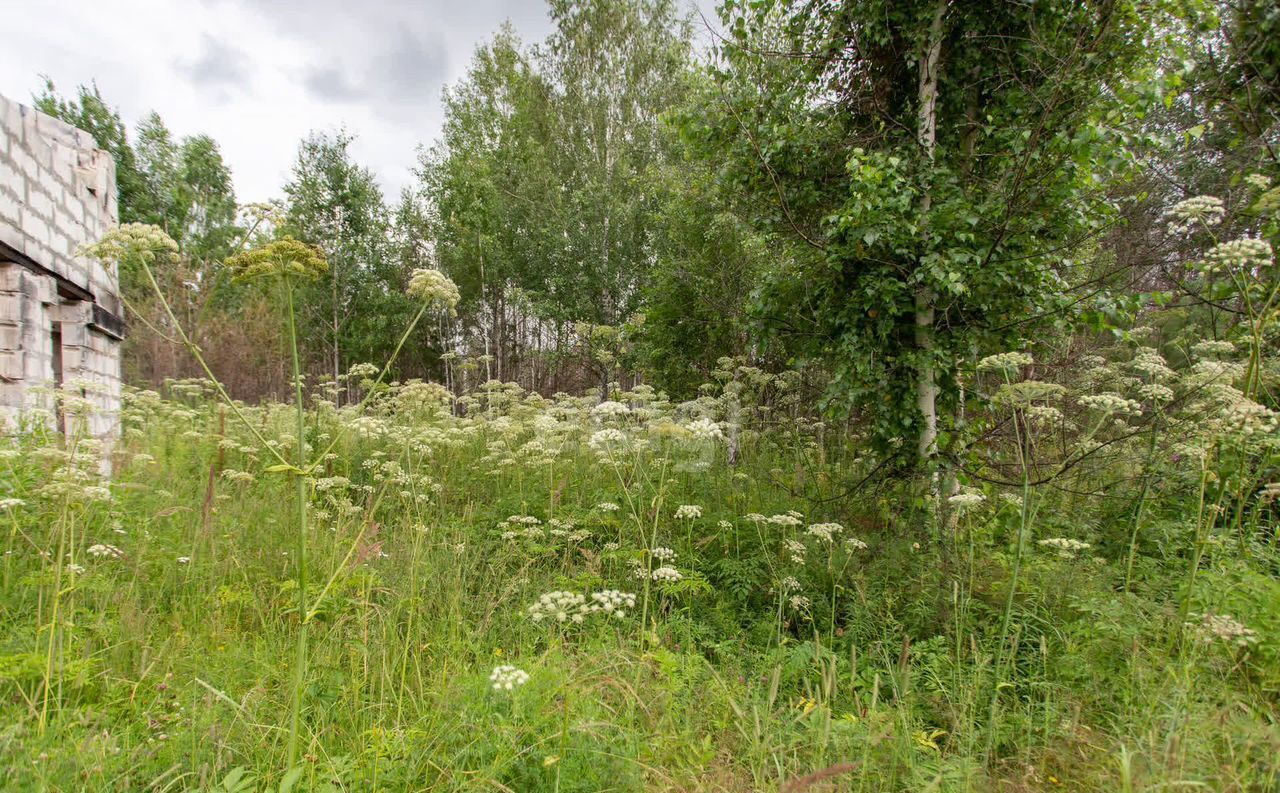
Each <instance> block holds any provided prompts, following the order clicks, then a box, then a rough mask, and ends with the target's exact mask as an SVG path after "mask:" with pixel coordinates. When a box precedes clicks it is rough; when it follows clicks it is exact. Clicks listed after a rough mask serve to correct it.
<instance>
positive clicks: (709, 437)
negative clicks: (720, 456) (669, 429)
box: [684, 418, 724, 441]
mask: <svg viewBox="0 0 1280 793" xmlns="http://www.w3.org/2000/svg"><path fill="white" fill-rule="evenodd" d="M684 428H685V429H686V430H688V431H689V434H690V435H692V436H693V437H694V438H696V439H697V440H700V441H718V440H722V439H723V438H724V433H723V432H721V431H720V425H719V424H716V423H715V422H714V421H712V420H711V419H706V418H702V419H694V420H693V421H691V422H689V423H688V424H686V425H684Z"/></svg>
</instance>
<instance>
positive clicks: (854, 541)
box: [844, 537, 867, 551]
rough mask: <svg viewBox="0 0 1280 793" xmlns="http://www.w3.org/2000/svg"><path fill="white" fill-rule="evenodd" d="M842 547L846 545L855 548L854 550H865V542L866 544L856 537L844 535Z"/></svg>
mask: <svg viewBox="0 0 1280 793" xmlns="http://www.w3.org/2000/svg"><path fill="white" fill-rule="evenodd" d="M844 547H846V548H850V549H852V550H855V551H865V550H867V544H866V543H865V542H863V541H862V540H859V539H858V538H857V537H845V538H844Z"/></svg>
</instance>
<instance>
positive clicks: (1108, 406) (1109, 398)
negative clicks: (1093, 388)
mask: <svg viewBox="0 0 1280 793" xmlns="http://www.w3.org/2000/svg"><path fill="white" fill-rule="evenodd" d="M1080 405H1081V406H1083V407H1087V408H1090V409H1092V410H1096V411H1098V412H1100V413H1106V414H1112V413H1116V414H1119V415H1138V414H1140V413H1142V405H1141V403H1139V402H1137V401H1135V400H1132V399H1125V398H1124V397H1122V396H1120V395H1119V394H1115V393H1111V392H1104V393H1101V394H1089V395H1088V396H1082V397H1080Z"/></svg>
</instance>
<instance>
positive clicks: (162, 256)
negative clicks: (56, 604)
mask: <svg viewBox="0 0 1280 793" xmlns="http://www.w3.org/2000/svg"><path fill="white" fill-rule="evenodd" d="M177 252H178V246H177V244H176V243H175V242H174V241H173V240H172V239H170V238H169V237H168V235H166V234H165V233H164V232H163V231H162V230H161V229H159V228H156V227H154V226H146V225H143V224H137V223H130V224H125V225H123V226H120V227H119V228H117V229H114V230H112V231H110V232H108V233H107V234H106V235H105V236H104V237H103V239H102V240H101V241H99V242H97V243H95V244H93V245H90V246H87V247H86V249H85V250H84V253H85V254H86V255H89V256H92V257H94V258H98V259H100V260H102V261H104V262H111V263H115V264H116V265H117V266H132V267H135V268H137V269H139V270H141V271H142V272H143V273H144V274H145V275H146V278H147V281H148V283H149V284H150V285H151V287H152V289H153V291H154V293H155V297H156V299H157V300H158V301H159V303H160V305H161V306H162V308H163V310H164V312H165V315H166V316H167V317H168V319H169V321H170V323H171V325H170V329H171V330H172V331H174V332H176V333H177V334H178V338H179V339H180V340H181V342H182V345H183V346H184V347H185V348H186V350H187V351H188V352H189V353H190V354H191V355H192V356H193V357H194V358H195V360H196V361H197V362H198V363H199V365H200V367H201V368H202V369H203V370H204V372H205V374H206V375H207V376H208V377H209V380H210V382H212V383H213V384H214V387H215V388H216V389H217V392H218V395H219V396H220V397H221V398H222V400H223V402H224V403H225V404H226V405H227V406H228V407H230V408H231V409H232V410H233V411H234V412H235V414H236V416H237V417H238V418H239V419H240V420H241V422H242V423H243V424H244V425H245V427H246V428H247V429H249V431H250V432H251V434H252V435H253V436H254V437H255V438H256V439H257V440H258V441H259V444H260V449H261V450H262V451H263V452H264V453H267V454H269V455H271V456H273V457H275V458H276V460H277V461H278V464H276V465H273V466H270V467H268V468H267V469H266V470H267V471H268V472H273V473H286V474H288V475H289V476H290V477H292V479H293V481H294V485H295V491H294V495H295V505H294V506H295V510H294V511H295V516H296V517H295V520H296V529H297V531H296V544H295V546H294V553H295V555H294V562H293V564H294V569H295V575H296V578H295V584H296V588H297V612H296V613H297V618H298V625H297V637H296V644H295V656H294V666H293V682H292V691H291V698H290V708H289V711H290V713H289V739H288V765H289V768H294V767H295V766H296V765H297V762H298V751H299V747H298V736H299V734H300V729H301V717H302V694H303V690H304V688H305V686H306V683H307V633H308V629H309V625H310V623H311V621H312V619H313V617H314V615H315V614H316V613H317V612H316V610H317V609H318V608H319V601H320V600H321V599H323V598H324V596H325V594H326V593H327V592H328V591H329V587H330V586H331V585H332V583H333V579H331V580H330V582H329V584H327V585H326V586H325V588H324V589H322V590H321V592H320V594H319V597H318V598H317V599H316V602H314V603H312V602H310V601H309V594H308V589H307V586H308V582H307V577H308V576H307V573H308V559H307V551H308V545H309V534H308V512H309V511H310V499H309V496H308V487H309V481H310V479H311V478H312V477H314V472H315V471H316V470H318V467H319V466H320V465H321V464H322V463H323V462H324V460H325V459H326V457H327V456H328V455H329V453H330V452H332V450H333V448H334V446H336V445H337V443H338V442H339V439H340V437H334V438H332V440H331V441H330V443H329V445H328V447H326V448H325V449H324V450H323V451H322V452H321V453H320V454H319V455H318V456H317V457H316V458H315V459H312V458H310V457H309V455H308V452H309V451H310V449H309V446H308V443H307V412H306V411H307V405H306V398H305V395H304V384H303V371H302V361H301V357H300V354H299V345H298V317H297V309H296V305H295V301H296V295H297V287H298V285H299V284H300V283H303V282H306V281H312V280H317V279H319V278H322V277H323V276H324V275H325V273H326V272H327V270H328V263H327V262H326V261H325V258H324V254H323V253H321V252H320V251H319V250H318V249H317V248H315V247H313V246H310V245H307V244H305V243H302V242H299V241H297V240H294V239H292V238H290V237H284V238H282V239H278V240H274V241H271V242H268V243H266V244H265V245H262V246H260V247H257V248H253V249H250V250H246V251H241V252H240V253H237V254H235V255H233V256H231V257H230V258H228V259H227V261H226V263H225V266H226V268H227V271H228V272H229V273H230V274H231V277H232V280H233V281H240V282H244V281H250V280H266V281H271V282H273V283H275V284H276V285H277V287H278V288H279V290H280V292H281V293H282V297H283V303H284V306H285V309H286V315H285V323H284V324H285V331H286V333H287V334H288V342H289V353H290V361H291V364H292V368H293V392H294V415H295V419H296V421H295V425H294V431H295V435H294V436H293V447H294V449H293V451H294V459H293V460H292V461H289V460H287V459H286V458H285V457H284V456H283V454H282V451H281V450H280V447H279V444H278V443H275V442H272V441H269V440H267V439H266V438H265V437H263V435H262V434H261V433H260V432H259V431H258V429H257V428H256V427H254V425H253V424H251V423H250V422H249V421H248V420H247V418H246V417H245V415H244V413H243V411H242V410H241V408H240V407H239V405H238V404H237V403H236V402H235V401H234V400H232V399H231V398H230V396H229V395H228V394H227V392H226V389H225V388H224V387H223V386H222V385H221V383H220V382H219V381H218V378H217V377H216V376H215V375H214V373H213V372H212V371H211V370H210V369H209V367H208V365H207V364H206V363H205V361H204V358H203V356H202V355H201V351H200V349H199V347H198V346H197V345H196V344H194V343H193V342H192V340H191V338H190V336H189V335H188V334H187V332H186V330H185V329H184V328H183V326H182V324H181V323H180V322H179V321H178V319H177V317H176V316H175V315H174V313H173V310H172V309H171V308H170V305H169V302H168V300H167V298H166V296H165V294H164V293H163V290H161V288H160V286H159V283H158V281H157V279H156V277H155V272H154V267H156V266H159V265H162V264H164V262H165V261H166V260H167V259H169V258H172V257H174V256H176V255H177ZM406 293H407V294H408V295H409V296H410V297H412V298H415V299H417V300H418V301H419V302H420V304H421V306H420V308H419V310H418V312H417V314H416V315H415V316H414V318H413V320H412V321H411V322H410V324H409V326H408V327H407V328H406V329H405V331H404V333H403V335H402V336H401V338H400V341H399V343H398V344H397V345H396V347H395V348H394V350H393V352H392V354H391V356H390V359H389V360H388V361H387V362H386V364H385V365H383V366H382V367H381V368H380V370H379V373H378V377H377V379H375V380H374V381H373V383H372V384H371V385H370V387H369V388H368V389H367V391H368V393H367V395H366V397H365V400H366V401H367V400H368V399H369V398H370V397H372V396H373V395H374V393H376V390H377V388H378V386H379V385H380V384H381V383H382V381H383V379H384V378H385V377H386V374H387V372H388V371H389V370H390V368H391V367H392V365H393V364H394V363H395V361H396V358H397V357H398V356H399V353H400V350H401V348H402V347H403V346H404V343H405V340H406V339H408V338H409V336H410V335H411V334H412V333H413V330H414V328H415V327H416V326H417V324H418V322H419V321H420V320H421V319H422V317H423V316H424V315H425V314H426V313H427V312H428V311H429V310H432V309H443V310H444V311H447V312H453V311H454V310H455V307H456V306H457V303H458V299H459V296H458V290H457V288H456V287H455V286H454V285H453V282H452V281H450V280H449V279H448V278H447V277H445V276H444V275H443V274H441V273H440V272H439V271H436V270H425V269H424V270H415V271H414V273H413V275H412V277H411V278H410V280H409V285H408V287H407V289H406ZM363 405H364V402H362V403H361V405H359V406H358V407H357V410H356V412H357V413H358V412H359V411H360V408H362V407H363ZM362 539H363V532H361V534H358V535H357V537H356V539H355V540H354V541H353V542H352V545H351V550H350V551H349V552H348V558H349V557H350V555H351V554H353V553H355V551H356V549H357V548H358V546H359V543H360V541H361V540H362ZM344 563H345V560H344ZM335 575H336V574H335ZM42 724H43V721H42Z"/></svg>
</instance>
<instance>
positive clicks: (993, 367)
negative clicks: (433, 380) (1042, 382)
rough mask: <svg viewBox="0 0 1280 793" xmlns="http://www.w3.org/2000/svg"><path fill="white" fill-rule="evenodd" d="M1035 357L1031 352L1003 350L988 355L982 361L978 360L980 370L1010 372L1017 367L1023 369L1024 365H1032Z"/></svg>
mask: <svg viewBox="0 0 1280 793" xmlns="http://www.w3.org/2000/svg"><path fill="white" fill-rule="evenodd" d="M1032 362H1033V359H1032V357H1031V355H1030V353H1025V352H1002V353H999V354H997V355H988V356H987V357H986V358H983V359H982V360H981V361H978V371H979V372H1010V371H1013V370H1015V369H1021V368H1022V367H1024V366H1030V365H1031V364H1032Z"/></svg>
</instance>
